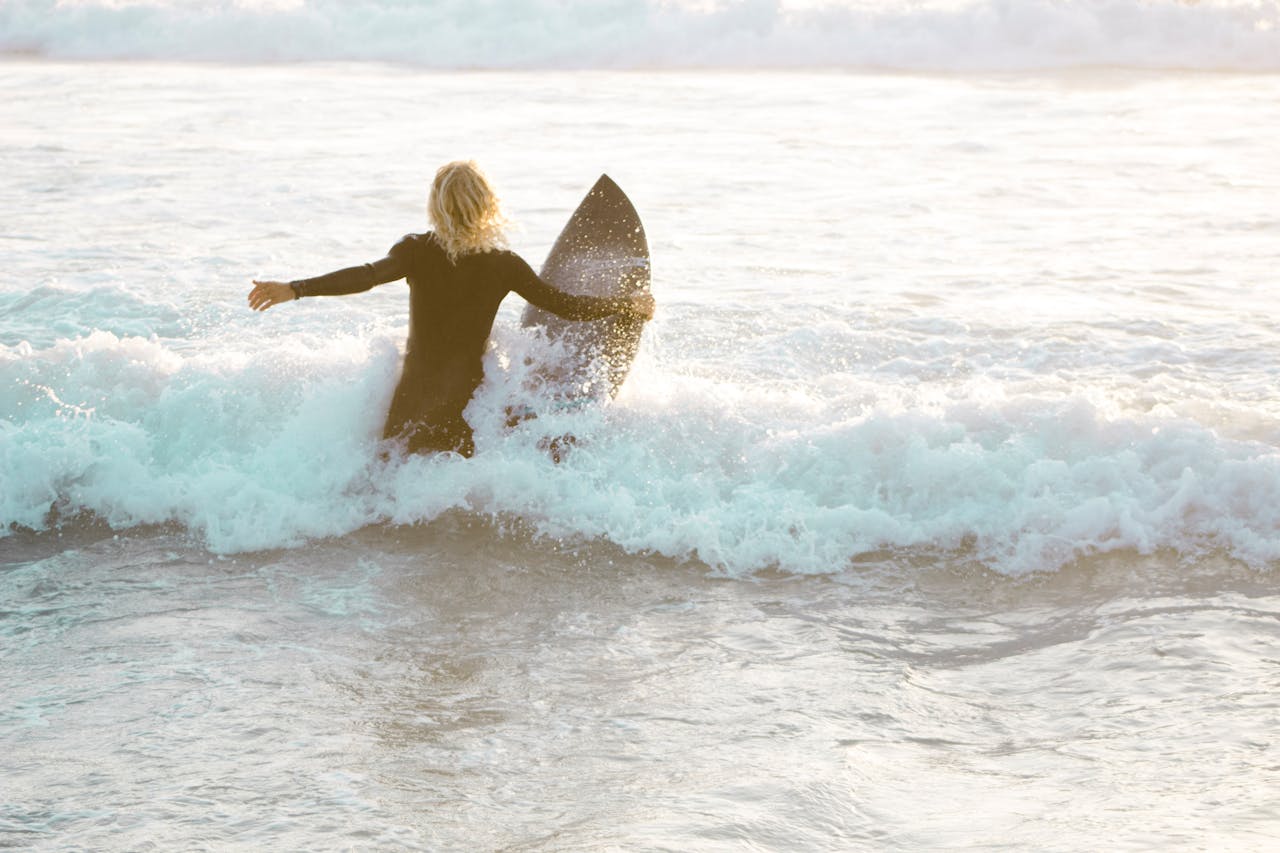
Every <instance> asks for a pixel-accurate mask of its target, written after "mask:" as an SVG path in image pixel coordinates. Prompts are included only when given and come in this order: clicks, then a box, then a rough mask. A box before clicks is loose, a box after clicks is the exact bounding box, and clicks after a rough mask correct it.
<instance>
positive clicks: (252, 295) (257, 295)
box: [249, 279, 298, 311]
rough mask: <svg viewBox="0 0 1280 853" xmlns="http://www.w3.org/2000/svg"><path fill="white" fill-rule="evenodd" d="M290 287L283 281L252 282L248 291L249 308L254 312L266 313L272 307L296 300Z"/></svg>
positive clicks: (295, 295)
mask: <svg viewBox="0 0 1280 853" xmlns="http://www.w3.org/2000/svg"><path fill="white" fill-rule="evenodd" d="M297 298H298V297H297V294H295V293H294V290H293V288H292V287H290V286H289V285H288V284H286V283H285V282H283V281H257V280H256V279H255V280H254V282H253V290H251V291H249V307H250V308H252V309H253V310H254V311H266V310H267V309H268V308H270V307H271V306H272V305H278V304H279V303H281V302H288V301H290V300H292V299H297Z"/></svg>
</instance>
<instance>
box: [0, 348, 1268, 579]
mask: <svg viewBox="0 0 1280 853" xmlns="http://www.w3.org/2000/svg"><path fill="white" fill-rule="evenodd" d="M499 337H500V339H501V340H502V343H501V346H500V347H499V348H498V350H496V351H495V353H494V354H493V356H492V357H491V361H492V363H491V365H490V369H491V373H492V374H493V375H495V376H498V377H500V378H499V379H498V380H497V381H494V382H491V383H490V385H488V386H486V389H485V391H484V393H482V394H481V395H480V397H479V398H478V399H477V401H476V402H475V403H474V404H473V406H472V408H471V410H470V417H471V420H472V421H473V423H474V424H475V425H476V427H477V432H478V435H477V439H478V444H479V446H480V450H481V452H480V453H479V455H478V456H477V457H476V458H475V459H472V460H469V461H462V460H459V459H456V458H451V457H447V456H446V457H434V458H421V457H419V458H411V459H409V460H407V461H394V462H391V463H390V464H389V465H386V466H384V464H383V463H380V462H378V461H377V460H376V453H375V450H376V439H377V435H378V432H379V429H380V427H381V417H382V411H383V410H384V408H385V402H386V398H387V395H388V393H389V390H390V387H391V384H392V382H393V379H394V373H395V369H396V359H397V355H396V351H395V348H394V346H393V342H392V341H391V340H390V339H389V338H384V337H380V336H374V337H373V338H372V339H364V340H361V339H344V340H338V341H333V342H331V343H330V345H329V346H327V347H326V348H325V349H324V350H323V351H315V350H311V349H309V348H307V347H305V346H302V345H299V344H296V343H291V342H289V341H285V342H283V343H279V344H276V345H273V346H272V347H271V348H270V349H269V351H268V352H267V353H266V355H267V356H268V361H269V362H270V363H272V364H273V365H276V369H274V370H271V371H266V372H263V371H261V370H260V369H259V368H257V367H256V366H255V365H256V364H257V363H258V362H257V361H255V360H251V359H249V358H248V357H246V356H231V355H226V356H222V357H218V358H212V357H208V356H184V355H181V354H179V353H177V352H175V351H173V350H172V349H171V348H169V347H167V346H166V345H165V344H163V343H162V342H160V341H158V340H154V339H153V340H146V339H141V338H129V337H124V338H120V337H116V336H115V335H112V334H110V333H106V332H96V333H93V334H91V335H88V336H87V337H84V338H80V339H77V340H74V341H67V340H63V341H59V342H58V343H56V344H54V345H52V346H50V347H47V348H43V349H38V350H37V349H34V348H31V347H30V346H19V347H10V348H8V349H7V350H5V351H4V354H3V356H2V357H0V388H5V389H11V390H7V391H6V393H5V396H4V398H3V399H0V409H2V410H3V414H4V415H5V418H4V419H3V420H0V483H3V486H0V524H3V525H4V526H5V527H10V526H11V525H20V526H25V527H30V528H35V529H42V528H44V527H46V526H47V525H49V524H50V523H53V522H52V519H50V518H49V517H48V513H49V511H50V509H51V507H54V506H56V507H57V509H58V512H59V513H60V514H61V515H62V516H63V517H65V516H66V515H67V514H75V513H79V512H89V513H93V514H94V515H96V516H99V517H101V518H102V519H105V520H106V521H107V522H109V523H110V524H112V525H113V526H116V527H118V528H127V527H130V526H133V525H138V524H146V523H162V522H176V523H179V524H182V525H185V526H186V527H188V528H189V529H190V530H191V531H192V532H193V533H194V534H195V535H197V536H198V537H200V538H201V539H203V540H204V541H205V542H206V544H207V545H208V546H209V547H210V548H211V549H213V550H215V551H219V552H237V551H244V550H255V549H261V548H267V547H277V546H288V545H293V544H298V543H299V542H301V541H304V540H306V539H310V538H314V537H327V536H340V535H343V534H346V533H348V532H350V531H352V530H353V529H356V528H358V527H361V526H364V525H368V524H378V523H388V522H389V523H394V524H406V523H416V522H422V521H427V520H430V519H433V518H436V517H438V516H439V515H440V514H441V513H443V512H445V511H448V510H461V511H464V512H468V513H474V514H476V515H479V516H482V517H500V518H501V517H518V518H520V519H522V520H523V522H524V523H526V524H528V525H531V526H532V527H534V528H535V529H537V530H538V531H540V532H541V533H543V534H545V535H548V536H552V537H555V538H559V539H567V540H569V541H577V542H584V541H590V540H592V539H594V538H597V537H599V538H603V539H606V540H608V541H611V542H613V543H615V544H616V545H619V546H621V547H623V548H625V549H627V550H630V551H634V552H656V553H661V554H666V555H670V556H673V557H677V558H692V559H698V560H701V561H704V562H706V563H708V564H710V565H712V566H715V567H717V568H719V569H721V570H723V571H726V572H729V573H747V572H751V571H754V570H758V569H760V568H763V567H768V566H777V567H780V568H782V569H785V570H788V571H797V572H827V571H834V570H839V569H840V568H842V567H844V566H846V565H848V563H849V561H850V560H852V559H854V558H856V557H857V556H859V555H861V554H865V553H867V552H873V551H879V550H882V549H897V548H913V549H926V550H928V551H930V552H937V553H951V554H955V555H960V556H961V557H964V558H972V559H976V560H981V561H983V562H985V563H987V564H989V565H992V566H994V567H997V568H999V569H1001V570H1003V571H1007V572H1015V573H1016V572H1024V571H1028V570H1037V569H1053V568H1056V567H1057V566H1059V565H1061V564H1063V563H1066V562H1069V561H1071V560H1073V559H1076V558H1079V557H1081V556H1083V555H1087V554H1092V553H1100V552H1110V551H1115V550H1118V549H1133V550H1137V551H1139V552H1151V551H1153V550H1156V549H1173V550H1177V551H1181V552H1184V553H1196V552H1198V551H1201V550H1204V549H1221V550H1224V551H1226V552H1229V553H1231V554H1232V555H1234V556H1236V557H1238V558H1240V559H1243V560H1247V561H1250V562H1253V563H1256V564H1266V563H1268V562H1270V561H1274V560H1277V559H1280V457H1278V456H1277V455H1276V454H1275V453H1274V449H1273V448H1270V447H1269V446H1265V445H1255V444H1251V443H1247V442H1237V441H1230V440H1226V439H1222V438H1220V437H1218V436H1216V435H1214V434H1213V433H1212V432H1211V431H1209V430H1207V429H1205V428H1203V427H1201V426H1198V425H1196V424H1194V423H1190V422H1185V421H1178V420H1168V419H1165V420H1159V419H1143V418H1139V417H1114V416H1112V415H1109V414H1108V413H1105V412H1102V411H1100V410H1099V409H1098V407H1097V406H1096V405H1094V404H1093V403H1091V402H1089V401H1086V400H1083V399H1071V398H1066V399H1062V398H1046V399H1035V398H1022V399H1017V400H998V399H993V400H987V401H982V402H974V401H965V400H956V401H950V402H947V401H943V402H940V403H938V404H937V405H934V406H931V407H926V408H923V409H921V408H914V409H910V410H908V409H905V408H901V407H896V406H894V405H893V404H892V402H886V401H882V402H880V403H878V404H876V405H871V406H866V407H863V408H861V409H860V410H858V411H856V412H851V411H850V410H849V409H848V407H847V406H844V405H842V404H841V403H840V402H838V401H834V400H820V399H815V398H813V397H811V396H808V395H806V394H804V393H802V392H793V393H787V392H780V391H778V390H777V389H773V390H770V389H768V388H753V387H749V386H742V385H737V384H733V383H728V382H718V383H710V384H709V383H706V382H705V381H697V380H693V379H687V378H686V379H681V378H679V377H673V376H664V375H658V374H656V373H654V372H653V371H656V370H657V368H656V367H654V366H652V365H649V366H648V367H645V366H642V367H641V368H640V373H639V375H638V376H637V377H635V378H634V379H633V382H632V384H631V385H630V386H629V389H628V394H627V395H624V398H623V400H622V401H621V402H620V403H619V404H617V405H615V406H614V407H612V408H610V409H588V410H584V411H577V412H558V413H557V412H554V411H548V412H547V414H545V415H544V416H543V417H542V418H540V419H538V420H535V421H532V422H529V423H527V424H525V425H523V426H521V427H519V428H518V429H516V430H514V431H507V430H506V429H505V428H504V427H503V425H502V415H501V411H502V405H503V404H504V403H505V402H509V401H511V400H513V399H518V398H521V395H522V393H523V392H521V391H520V387H519V386H520V375H519V371H518V370H514V369H509V370H508V371H505V372H504V371H501V370H500V368H499V363H498V362H499V361H506V362H508V363H509V364H512V365H520V364H522V363H523V356H524V355H525V354H528V353H530V352H532V353H534V354H541V355H545V353H539V351H538V347H539V346H540V345H539V344H538V343H537V342H536V341H530V340H528V339H527V338H526V337H525V336H523V335H522V334H519V333H517V332H515V331H508V332H506V333H503V334H501V335H500V336H499ZM646 371H648V372H646ZM54 385H56V386H57V391H56V393H55V392H54V391H53V390H52V388H53V386H54ZM524 401H525V402H529V403H532V404H534V405H540V406H542V407H543V408H544V410H545V409H546V402H545V401H538V400H530V399H527V398H525V399H524ZM564 433H571V434H574V435H575V436H576V437H577V438H578V442H579V443H578V446H577V447H575V448H574V449H573V450H572V452H570V453H569V454H568V456H567V458H566V460H565V461H564V462H563V463H562V464H560V465H556V464H554V463H553V462H552V461H551V459H550V458H549V457H548V455H547V454H546V453H545V452H544V451H543V450H541V449H539V447H538V445H539V443H540V441H542V440H543V439H544V438H546V437H554V436H557V435H561V434H564Z"/></svg>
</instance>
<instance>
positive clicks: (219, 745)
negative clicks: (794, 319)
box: [3, 517, 1280, 850]
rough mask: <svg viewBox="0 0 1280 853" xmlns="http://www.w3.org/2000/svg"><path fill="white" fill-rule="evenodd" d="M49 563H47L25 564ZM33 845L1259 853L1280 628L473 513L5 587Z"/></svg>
mask: <svg viewBox="0 0 1280 853" xmlns="http://www.w3.org/2000/svg"><path fill="white" fill-rule="evenodd" d="M33 547H37V546H33ZM3 578H4V590H5V609H6V618H5V620H4V623H3V624H4V626H5V638H4V639H5V642H4V648H5V655H4V665H5V668H6V670H7V671H8V672H9V673H12V674H14V675H15V676H17V677H16V678H13V679H11V680H10V681H9V683H10V685H11V687H10V689H9V690H8V692H7V695H8V699H7V703H6V706H7V707H6V712H5V725H4V727H3V728H4V730H5V731H6V732H7V733H8V734H7V735H6V742H7V743H6V750H5V759H4V763H5V765H6V779H8V780H9V782H8V783H7V785H6V787H7V791H8V793H7V795H6V798H5V799H6V806H5V824H4V836H3V837H4V839H5V841H6V842H7V843H9V844H11V845H13V846H19V847H35V848H37V849H146V848H147V846H148V845H153V846H155V847H156V848H158V849H165V848H170V847H175V846H182V847H184V848H190V849H228V848H235V849H253V848H256V847H261V846H272V847H279V848H288V849H378V850H393V849H528V850H589V849H645V850H657V849H672V850H674V849H699V850H731V849H743V847H748V848H751V849H768V850H798V849H804V850H842V849H866V848H872V849H886V850H915V849H926V848H931V849H936V848H953V847H976V848H980V849H995V848H1013V849H1021V848H1027V847H1034V848H1036V849H1061V850H1079V849H1088V848H1091V847H1098V846H1105V847H1107V848H1108V849H1153V848H1160V849H1202V848H1204V847H1214V848H1215V849H1222V848H1227V849H1257V848H1259V847H1265V846H1267V843H1268V842H1269V841H1270V840H1274V838H1275V837H1276V833H1277V832H1278V831H1280V820H1278V818H1277V814H1276V811H1275V808H1274V798H1273V796H1272V794H1271V791H1272V790H1273V788H1274V783H1275V781H1276V778H1275V774H1276V769H1275V763H1274V751H1273V750H1274V747H1273V733H1274V730H1275V723H1276V718H1277V713H1278V712H1280V701H1278V700H1277V696H1278V695H1280V694H1278V693H1277V688H1280V684H1278V683H1277V681H1278V676H1277V667H1276V661H1277V659H1278V658H1277V653H1278V652H1280V621H1278V616H1280V598H1278V597H1277V594H1276V591H1275V587H1274V583H1273V582H1272V581H1271V580H1270V578H1260V577H1259V576H1257V575H1256V574H1255V573H1253V572H1250V571H1249V570H1247V569H1243V568H1241V567H1238V566H1236V567H1231V566H1229V565H1226V564H1222V563H1217V562H1213V561H1206V562H1204V563H1201V564H1200V565H1198V566H1195V567H1187V566H1179V565H1178V564H1177V561H1176V559H1174V558H1172V557H1170V556H1169V555H1161V556H1158V557H1153V558H1150V559H1145V560H1138V559H1131V558H1126V559H1114V560H1104V561H1100V562H1097V563H1093V564H1088V565H1085V564H1081V565H1078V566H1075V567H1073V568H1072V569H1070V570H1063V571H1060V572H1059V573H1056V574H1054V575H1049V576H1044V577H1040V578H1036V579H1034V580H1032V579H1010V578H1006V577H1003V576H1000V575H998V574H995V573H992V572H990V571H986V570H983V569H980V568H976V567H975V568H971V569H969V570H958V569H950V570H945V569H938V568H936V567H933V566H930V565H929V564H927V563H924V564H917V565H907V564H894V563H893V562H892V561H886V562H873V561H868V562H866V563H865V564H864V565H862V566H860V567H859V568H858V569H855V570H850V571H848V572H844V573H841V574H839V575H833V576H826V577H806V576H787V575H781V574H772V573H766V574H763V575H760V576H757V577H756V578H755V579H753V580H750V581H746V580H729V579H716V578H712V577H709V576H708V575H707V573H706V571H705V570H704V569H701V568H699V567H696V566H687V565H678V564H673V563H671V562H669V561H664V560H655V559H651V558H636V557H633V556H629V555H626V554H625V553H622V552H620V551H617V550H616V549H608V548H601V547H595V548H590V549H586V550H574V549H555V548H548V547H546V546H539V545H537V544H536V543H531V542H528V541H527V540H525V539H524V538H523V537H521V536H519V535H518V534H517V535H512V534H510V533H508V534H500V533H499V532H498V531H496V530H494V529H492V528H491V527H489V526H487V525H483V524H477V523H476V522H474V521H473V520H470V519H467V518H465V517H450V518H447V519H442V520H440V521H438V522H435V523H432V524H430V525H427V526H425V527H415V528H398V529H392V530H387V529H380V530H375V529H371V530H367V531H363V532H361V533H360V534H358V535H356V536H352V537H348V538H347V539H345V540H344V541H342V542H334V543H330V544H328V545H326V546H325V547H324V548H323V549H317V548H314V547H313V548H309V549H297V550H290V551H280V552H269V553H262V554H257V555H253V556H241V557H236V558H215V559H211V560H206V559H202V558H201V556H200V554H199V553H198V552H192V551H191V550H190V548H189V545H187V544H186V538H185V537H184V536H183V535H181V534H178V533H176V532H165V531H153V532H150V533H149V534H146V535H143V534H141V533H140V534H136V535H133V536H130V537H127V538H115V537H112V536H107V537H104V538H102V539H98V540H97V541H87V542H84V543H82V544H81V545H80V547H77V548H74V549H69V550H66V551H63V552H61V553H59V554H57V555H54V556H51V557H49V558H47V559H43V560H35V561H32V562H29V563H24V564H17V565H11V566H9V567H7V568H6V570H5V572H4V575H3Z"/></svg>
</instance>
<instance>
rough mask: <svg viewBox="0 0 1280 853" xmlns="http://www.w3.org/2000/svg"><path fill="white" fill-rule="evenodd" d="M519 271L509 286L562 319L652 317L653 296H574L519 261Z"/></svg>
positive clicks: (641, 318) (647, 294) (645, 318)
mask: <svg viewBox="0 0 1280 853" xmlns="http://www.w3.org/2000/svg"><path fill="white" fill-rule="evenodd" d="M520 267H521V270H520V274H519V276H518V277H517V281H516V282H515V285H514V286H513V287H512V288H511V289H512V290H514V291H515V292H516V293H518V294H520V295H521V296H522V297H524V298H525V299H526V300H528V301H529V302H531V303H533V304H534V305H536V306H538V307H539V308H541V309H542V310H544V311H550V312H551V313H552V314H555V315H556V316H558V317H563V318H565V319H566V320H600V319H602V318H604V317H611V316H613V315H614V314H625V315H626V316H628V317H634V318H636V319H639V320H651V319H653V305H654V303H653V296H652V295H650V294H649V293H647V292H646V293H636V294H632V295H630V296H618V297H605V296H575V295H574V294H572V293H565V292H564V291H562V290H557V289H556V288H554V287H552V286H551V285H549V284H547V283H546V282H545V281H543V280H542V279H541V278H539V277H538V276H537V274H536V273H535V272H534V271H533V270H532V269H531V268H530V267H529V265H528V264H526V263H524V262H523V261H521V262H520Z"/></svg>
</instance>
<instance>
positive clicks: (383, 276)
mask: <svg viewBox="0 0 1280 853" xmlns="http://www.w3.org/2000/svg"><path fill="white" fill-rule="evenodd" d="M409 251H410V246H409V238H408V237H406V238H404V239H403V240H401V241H400V242H399V243H396V244H395V245H394V246H392V247H391V251H390V252H389V253H388V254H387V256H386V257H385V258H382V259H380V260H376V261H374V262H373V263H370V264H361V265H360V266H358V267H347V268H346V269H341V270H337V271H336V272H331V273H328V274H327V275H321V276H316V277H315V278H303V279H299V280H297V281H291V282H289V284H290V285H291V286H292V287H293V288H294V289H295V290H296V291H297V292H298V294H299V295H301V296H345V295H346V294H348V293H363V292H364V291H366V290H369V289H371V288H373V287H375V286H376V285H379V284H386V283H387V282H389V281H395V280H397V279H401V278H404V277H405V276H406V275H408V273H409V266H408V255H409Z"/></svg>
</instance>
